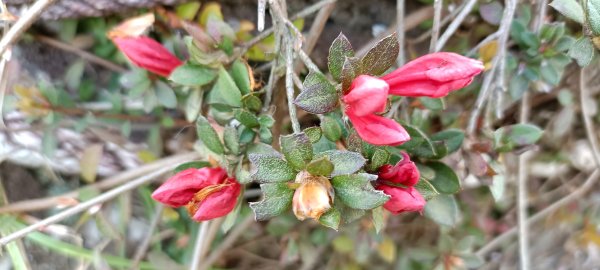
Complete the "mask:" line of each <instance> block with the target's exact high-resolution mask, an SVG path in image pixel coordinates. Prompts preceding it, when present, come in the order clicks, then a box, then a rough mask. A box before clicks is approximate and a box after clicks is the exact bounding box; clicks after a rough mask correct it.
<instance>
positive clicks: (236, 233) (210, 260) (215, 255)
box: [198, 215, 254, 270]
mask: <svg viewBox="0 0 600 270" xmlns="http://www.w3.org/2000/svg"><path fill="white" fill-rule="evenodd" d="M253 223H254V216H253V215H248V216H247V217H246V218H245V219H244V220H243V221H242V222H241V223H240V224H237V225H236V226H235V228H234V229H233V230H232V231H231V232H230V233H229V235H227V237H226V238H225V239H224V240H223V242H221V244H220V245H219V246H218V247H217V248H215V249H214V250H213V252H211V253H210V255H209V256H208V257H207V258H206V260H205V261H204V262H202V264H201V265H200V268H198V269H199V270H206V269H209V268H210V267H211V266H212V265H213V264H214V263H215V262H216V261H217V260H218V259H219V258H220V257H221V255H223V253H224V252H225V251H226V250H229V248H231V246H232V245H233V244H234V243H235V241H236V240H237V239H238V238H239V237H240V236H241V235H242V233H244V232H245V231H246V229H247V228H248V227H249V226H250V225H252V224H253Z"/></svg>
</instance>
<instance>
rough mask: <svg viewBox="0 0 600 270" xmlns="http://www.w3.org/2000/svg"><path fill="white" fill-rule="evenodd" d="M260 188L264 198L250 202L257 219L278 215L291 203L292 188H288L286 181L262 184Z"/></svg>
mask: <svg viewBox="0 0 600 270" xmlns="http://www.w3.org/2000/svg"><path fill="white" fill-rule="evenodd" d="M260 189H261V190H262V192H263V194H264V198H263V199H262V200H261V201H259V202H251V203H250V208H252V210H253V211H254V216H255V219H256V220H257V221H261V220H267V219H269V218H272V217H275V216H278V215H280V214H282V213H283V212H285V211H287V210H288V209H289V208H290V206H291V205H292V197H293V196H294V190H292V189H290V188H288V186H287V184H286V183H271V184H262V185H260Z"/></svg>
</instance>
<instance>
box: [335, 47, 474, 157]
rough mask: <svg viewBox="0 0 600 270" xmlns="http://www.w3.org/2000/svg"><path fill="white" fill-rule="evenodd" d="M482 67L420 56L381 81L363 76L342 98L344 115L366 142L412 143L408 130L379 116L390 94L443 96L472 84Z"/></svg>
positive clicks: (455, 58)
mask: <svg viewBox="0 0 600 270" xmlns="http://www.w3.org/2000/svg"><path fill="white" fill-rule="evenodd" d="M483 68H484V67H483V63H482V62H481V61H477V60H474V59H471V58H467V57H464V56H462V55H458V54H455V53H449V52H439V53H432V54H428V55H425V56H422V57H419V58H417V59H415V60H413V61H411V62H409V63H408V64H406V65H404V66H402V67H400V68H398V69H396V70H395V71H392V72H391V73H389V74H387V75H385V76H383V77H381V78H377V77H373V76H369V75H360V76H358V77H356V78H355V79H354V81H353V82H352V85H351V86H350V90H348V91H347V92H346V93H345V94H344V96H343V98H342V100H343V101H344V103H345V108H344V112H345V113H346V115H347V116H348V118H349V119H350V122H352V125H353V126H354V128H355V129H356V132H357V133H358V135H359V136H360V137H361V138H362V139H363V140H365V141H366V142H368V143H370V144H374V145H392V146H394V145H400V144H403V143H405V142H407V141H408V140H410V136H409V135H408V133H407V132H406V130H404V128H403V127H402V126H401V125H400V124H398V123H397V122H396V121H394V120H392V119H388V118H385V117H383V116H380V115H378V113H383V111H384V110H385V107H386V102H387V96H388V94H391V95H397V96H407V97H421V96H426V97H434V98H439V97H443V96H446V95H448V93H449V92H451V91H454V90H458V89H461V88H463V87H465V86H467V85H469V84H470V83H471V82H472V81H473V77H475V76H476V75H477V74H479V73H481V71H483Z"/></svg>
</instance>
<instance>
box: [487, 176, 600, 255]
mask: <svg viewBox="0 0 600 270" xmlns="http://www.w3.org/2000/svg"><path fill="white" fill-rule="evenodd" d="M599 177H600V170H599V169H596V170H594V172H593V173H592V174H591V175H590V176H589V177H588V178H587V179H586V180H585V182H584V183H583V185H581V186H580V187H579V188H578V189H577V190H575V191H573V192H572V193H570V194H569V195H567V196H565V197H563V198H562V199H560V200H559V201H557V202H555V203H553V204H551V205H550V206H548V207H546V208H544V209H543V210H542V211H540V212H538V213H536V214H535V215H533V216H531V218H529V219H528V220H527V225H528V226H531V225H533V224H534V223H536V222H538V221H540V220H542V219H543V218H545V217H546V216H548V215H549V214H552V213H554V211H556V210H558V209H560V208H561V207H563V206H565V205H567V204H569V203H571V202H574V201H577V200H581V197H582V196H583V195H585V193H586V192H587V191H588V190H589V189H590V188H592V187H593V186H594V184H595V183H596V182H597V181H598V178H599ZM516 235H517V228H515V227H513V228H511V229H510V230H508V231H506V232H504V233H502V234H501V235H499V236H497V237H496V238H494V239H493V240H492V241H490V242H488V243H487V244H486V245H485V246H483V247H482V248H480V249H479V250H478V251H477V252H476V253H475V254H476V255H478V256H480V257H484V256H485V255H486V254H488V253H489V252H491V251H493V250H494V249H496V248H497V247H498V246H499V245H501V244H502V243H504V242H506V241H508V240H510V239H511V238H512V237H514V236H516Z"/></svg>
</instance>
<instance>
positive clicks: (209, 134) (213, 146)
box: [196, 115, 224, 155]
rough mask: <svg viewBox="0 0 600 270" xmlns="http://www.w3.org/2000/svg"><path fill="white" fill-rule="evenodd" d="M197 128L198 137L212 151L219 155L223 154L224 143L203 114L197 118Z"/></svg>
mask: <svg viewBox="0 0 600 270" xmlns="http://www.w3.org/2000/svg"><path fill="white" fill-rule="evenodd" d="M196 130H197V131H198V138H199V139H200V140H201V141H202V143H204V145H205V146H206V147H207V148H208V149H209V150H210V151H213V152H214V153H215V154H219V155H222V154H223V152H224V149H223V144H221V140H220V139H219V136H218V135H217V132H216V131H215V130H214V129H213V127H212V126H211V125H210V123H209V122H208V120H206V118H204V116H202V115H200V116H198V119H197V120H196Z"/></svg>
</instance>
